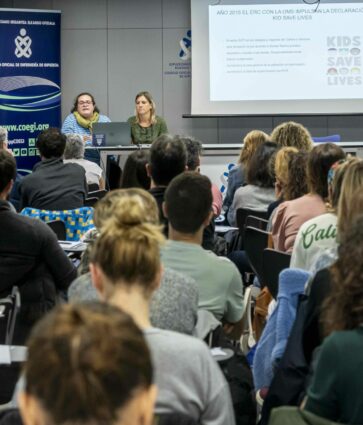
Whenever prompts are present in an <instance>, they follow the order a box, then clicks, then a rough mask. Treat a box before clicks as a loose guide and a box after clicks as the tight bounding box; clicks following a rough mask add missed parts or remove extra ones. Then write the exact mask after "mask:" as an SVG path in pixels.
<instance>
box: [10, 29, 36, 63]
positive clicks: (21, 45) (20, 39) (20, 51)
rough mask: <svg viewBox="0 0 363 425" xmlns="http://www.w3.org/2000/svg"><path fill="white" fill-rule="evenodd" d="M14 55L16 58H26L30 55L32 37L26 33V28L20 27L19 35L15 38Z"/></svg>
mask: <svg viewBox="0 0 363 425" xmlns="http://www.w3.org/2000/svg"><path fill="white" fill-rule="evenodd" d="M14 41H15V45H16V49H15V56H16V57H17V58H22V57H25V58H27V59H29V58H30V56H31V55H32V49H31V48H30V46H31V44H32V39H31V38H30V37H29V36H28V35H26V29H25V28H22V29H21V30H20V35H18V36H17V37H16V38H15V40H14Z"/></svg>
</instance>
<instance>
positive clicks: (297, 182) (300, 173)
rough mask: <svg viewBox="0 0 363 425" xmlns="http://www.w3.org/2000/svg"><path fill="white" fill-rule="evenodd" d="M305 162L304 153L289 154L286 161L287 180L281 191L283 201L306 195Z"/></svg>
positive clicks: (305, 155)
mask: <svg viewBox="0 0 363 425" xmlns="http://www.w3.org/2000/svg"><path fill="white" fill-rule="evenodd" d="M307 162H308V154H307V153H306V152H297V153H293V154H291V156H290V158H289V160H288V180H287V183H286V185H285V188H284V190H283V196H284V200H285V201H291V200H293V199H297V198H300V196H303V195H305V194H306V193H308V184H307V179H306V167H307Z"/></svg>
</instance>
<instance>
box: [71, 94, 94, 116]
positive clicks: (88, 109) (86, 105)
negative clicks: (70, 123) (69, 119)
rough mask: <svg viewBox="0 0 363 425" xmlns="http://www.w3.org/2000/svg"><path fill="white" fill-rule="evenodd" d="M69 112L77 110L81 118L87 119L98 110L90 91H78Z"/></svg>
mask: <svg viewBox="0 0 363 425" xmlns="http://www.w3.org/2000/svg"><path fill="white" fill-rule="evenodd" d="M71 112H78V113H79V114H80V115H81V116H82V117H83V118H86V119H89V118H91V117H92V115H93V114H94V112H100V110H99V109H98V108H97V106H96V101H95V98H94V96H93V95H92V94H91V93H88V92H83V93H80V94H79V95H78V96H77V97H76V98H75V99H74V104H73V108H72V110H71Z"/></svg>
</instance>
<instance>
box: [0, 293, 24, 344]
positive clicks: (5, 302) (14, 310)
mask: <svg viewBox="0 0 363 425" xmlns="http://www.w3.org/2000/svg"><path fill="white" fill-rule="evenodd" d="M19 309H20V294H19V289H18V287H17V286H14V287H13V289H12V292H11V294H10V295H8V296H7V297H5V298H1V299H0V323H1V329H2V330H4V334H3V335H2V336H1V340H0V343H1V344H5V345H11V343H12V342H13V336H14V329H15V322H16V316H17V314H18V312H19Z"/></svg>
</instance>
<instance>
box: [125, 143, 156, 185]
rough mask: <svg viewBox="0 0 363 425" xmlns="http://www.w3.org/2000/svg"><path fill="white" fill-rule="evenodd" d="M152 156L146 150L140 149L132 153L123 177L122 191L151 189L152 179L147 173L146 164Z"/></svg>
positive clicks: (128, 158) (126, 163)
mask: <svg viewBox="0 0 363 425" xmlns="http://www.w3.org/2000/svg"><path fill="white" fill-rule="evenodd" d="M149 159H150V154H149V151H147V150H146V149H140V150H137V151H135V152H132V153H131V154H130V155H129V156H128V157H127V159H126V162H125V165H124V168H123V171H122V177H121V185H120V187H121V189H129V188H132V187H139V188H141V189H145V190H149V189H150V183H151V180H150V177H149V176H148V174H147V171H146V164H147V163H148V162H149Z"/></svg>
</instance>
